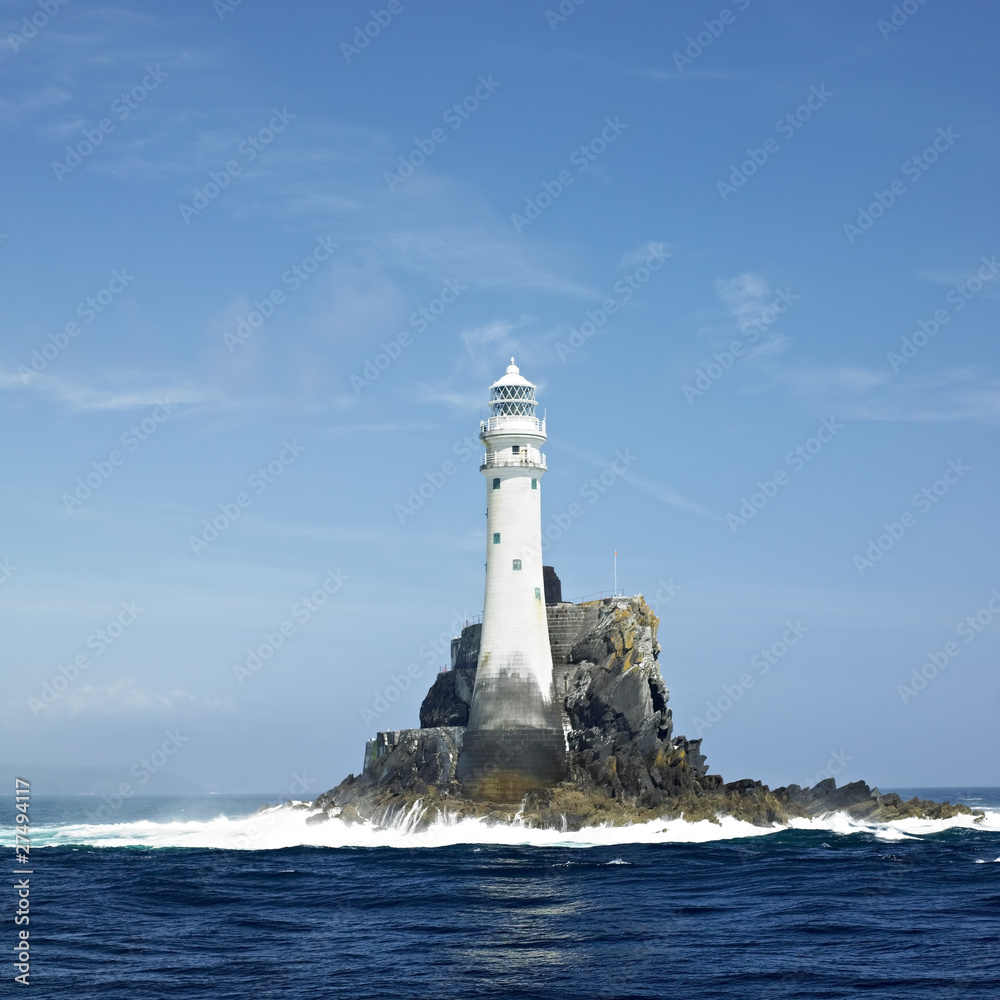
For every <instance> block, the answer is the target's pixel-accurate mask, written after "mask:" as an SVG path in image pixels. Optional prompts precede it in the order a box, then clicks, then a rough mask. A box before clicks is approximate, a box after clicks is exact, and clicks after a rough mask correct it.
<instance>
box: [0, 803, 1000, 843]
mask: <svg viewBox="0 0 1000 1000" xmlns="http://www.w3.org/2000/svg"><path fill="white" fill-rule="evenodd" d="M985 812H986V816H985V818H984V819H983V820H981V821H979V822H976V820H975V818H974V817H972V816H956V817H954V818H952V819H947V820H930V819H903V820H897V821H895V822H892V823H866V822H864V821H862V820H856V819H853V818H851V817H850V816H848V815H847V814H845V813H831V814H828V815H826V816H822V817H816V818H813V819H793V820H791V821H790V822H789V823H788V824H787V825H781V826H779V825H774V826H770V827H760V826H754V825H753V824H751V823H746V822H744V821H742V820H738V819H734V818H732V817H721V818H720V820H719V822H718V823H713V822H710V821H708V820H701V821H699V822H696V823H689V822H687V821H686V820H683V819H674V820H654V821H651V822H648V823H636V824H632V825H629V826H617V827H615V826H596V827H586V828H584V829H582V830H577V831H567V830H539V829H534V828H532V827H529V826H527V825H525V824H524V823H523V822H521V821H520V820H518V819H517V817H515V818H514V819H513V820H512V821H511V822H508V823H496V822H488V821H486V820H483V819H457V818H455V817H454V816H450V815H447V814H438V816H437V817H436V818H435V819H434V820H433V821H432V822H430V823H428V822H427V817H425V816H424V810H423V809H422V808H421V806H420V803H419V802H418V803H416V804H415V805H414V806H412V807H411V808H410V809H408V810H407V811H405V812H402V813H398V814H395V815H393V816H391V817H389V818H387V819H386V820H385V821H384V822H381V823H380V822H364V823H358V822H355V823H345V822H343V821H342V820H339V819H336V818H324V814H323V813H321V812H318V811H316V810H313V809H311V808H310V807H309V806H308V805H307V804H306V803H293V804H291V805H288V804H286V805H282V806H272V807H268V808H266V809H263V810H261V811H259V812H257V813H254V814H253V815H250V816H234V817H230V816H227V815H225V814H220V815H219V816H216V817H215V818H214V819H210V820H178V821H154V820H137V821H133V822H122V823H100V824H95V823H76V824H73V823H66V824H60V825H52V826H42V825H36V826H33V827H32V830H31V846H32V847H33V848H36V849H37V848H41V847H98V848H100V847H116V848H121V847H137V848H209V849H217V850H236V851H268V850H280V849H282V848H289V847H332V848H366V847H393V848H433V847H451V846H454V845H458V844H471V845H475V844H480V845H499V846H536V847H570V848H572V847H600V846H614V845H619V844H621V845H624V844H701V843H712V842H716V841H723V840H737V839H741V838H748V837H767V836H771V835H773V834H776V833H780V832H782V831H785V830H801V831H816V832H828V833H833V834H839V835H845V836H846V835H858V834H867V835H869V836H873V837H875V838H876V839H878V840H884V841H900V840H913V839H919V838H921V837H926V836H928V835H931V834H938V833H943V832H945V831H947V830H960V829H968V830H975V831H978V832H984V833H1000V810H997V809H986V810H985ZM13 842H14V835H13V830H12V829H10V828H7V829H2V830H0V845H3V846H9V845H12V844H13Z"/></svg>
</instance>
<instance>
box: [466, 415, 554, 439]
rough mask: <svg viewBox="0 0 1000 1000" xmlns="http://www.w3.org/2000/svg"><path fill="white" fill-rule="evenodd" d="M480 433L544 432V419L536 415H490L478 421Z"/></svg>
mask: <svg viewBox="0 0 1000 1000" xmlns="http://www.w3.org/2000/svg"><path fill="white" fill-rule="evenodd" d="M479 424H480V426H479V433H480V434H496V433H499V432H501V431H510V432H512V433H517V432H518V431H534V432H535V433H536V434H544V433H545V421H544V420H539V419H538V417H529V416H519V415H514V414H502V415H500V416H494V417H490V418H489V419H488V420H481V421H480V422H479Z"/></svg>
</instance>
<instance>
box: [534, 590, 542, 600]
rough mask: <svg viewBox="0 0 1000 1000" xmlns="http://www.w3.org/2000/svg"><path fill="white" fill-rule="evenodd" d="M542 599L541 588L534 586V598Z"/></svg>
mask: <svg viewBox="0 0 1000 1000" xmlns="http://www.w3.org/2000/svg"><path fill="white" fill-rule="evenodd" d="M541 599H542V588H541V587H535V600H536V601H540V600H541Z"/></svg>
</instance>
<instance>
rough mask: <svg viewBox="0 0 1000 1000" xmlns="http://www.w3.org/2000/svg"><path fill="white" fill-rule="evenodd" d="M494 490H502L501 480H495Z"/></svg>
mask: <svg viewBox="0 0 1000 1000" xmlns="http://www.w3.org/2000/svg"><path fill="white" fill-rule="evenodd" d="M493 489H495V490H498V489H500V480H499V479H494V480H493Z"/></svg>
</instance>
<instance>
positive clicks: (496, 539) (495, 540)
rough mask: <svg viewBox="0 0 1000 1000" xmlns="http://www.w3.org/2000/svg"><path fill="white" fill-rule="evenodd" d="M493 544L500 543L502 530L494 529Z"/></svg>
mask: <svg viewBox="0 0 1000 1000" xmlns="http://www.w3.org/2000/svg"><path fill="white" fill-rule="evenodd" d="M493 544H494V545H499V544H500V532H499V531H494V532H493Z"/></svg>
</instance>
